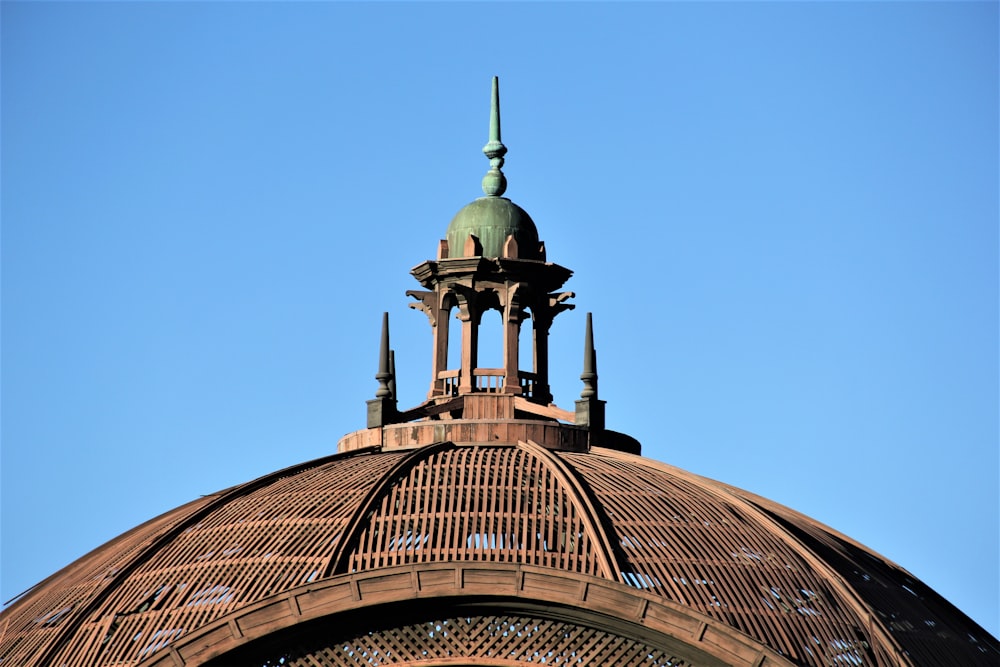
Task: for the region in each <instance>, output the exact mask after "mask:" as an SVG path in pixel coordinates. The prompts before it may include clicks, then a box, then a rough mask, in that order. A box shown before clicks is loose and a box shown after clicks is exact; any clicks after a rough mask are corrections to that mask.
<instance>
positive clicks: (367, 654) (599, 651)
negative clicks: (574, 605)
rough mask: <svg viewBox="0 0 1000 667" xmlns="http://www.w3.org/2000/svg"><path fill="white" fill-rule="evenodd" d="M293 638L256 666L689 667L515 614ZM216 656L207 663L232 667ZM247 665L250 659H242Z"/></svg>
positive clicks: (593, 632) (562, 624) (617, 640)
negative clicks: (502, 666) (611, 666)
mask: <svg viewBox="0 0 1000 667" xmlns="http://www.w3.org/2000/svg"><path fill="white" fill-rule="evenodd" d="M324 634H325V635H326V636H325V637H323V638H322V639H319V640H316V639H314V638H311V640H310V639H305V640H302V639H300V640H299V641H298V642H297V643H296V644H297V645H295V646H294V647H287V648H286V649H285V650H282V651H281V652H280V653H278V654H271V655H270V657H266V658H264V660H263V661H256V660H259V658H258V654H259V649H255V651H254V654H255V655H254V660H255V661H256V662H255V664H257V665H261V666H262V667H357V666H359V665H364V666H366V667H380V666H384V665H419V664H435V665H440V664H448V665H454V666H455V667H461V666H463V665H472V664H475V665H554V666H556V667H558V666H569V665H615V666H616V667H695V666H694V663H691V662H687V661H685V660H683V659H681V658H678V657H677V656H674V655H671V654H670V653H668V652H665V651H663V650H661V649H658V648H656V647H653V646H649V645H648V644H645V643H643V642H641V641H638V640H635V639H630V638H628V637H622V636H619V635H616V634H612V633H610V632H607V631H605V630H601V629H597V628H592V627H585V626H582V625H578V624H575V623H572V622H568V621H558V620H550V619H545V618H539V617H531V616H522V615H517V614H504V613H500V614H490V615H467V616H452V617H444V618H439V619H435V620H430V621H421V622H416V623H410V624H406V625H400V626H397V627H388V628H379V629H377V630H370V631H363V632H358V633H350V634H347V635H343V636H338V635H336V634H333V636H330V634H332V633H324ZM243 659H244V658H243V657H242V656H240V657H238V658H237V657H234V656H223V657H222V658H220V659H219V660H217V661H216V662H213V663H210V664H211V665H214V666H215V667H222V665H232V664H234V662H235V661H242V660H243ZM246 659H249V656H248V657H247V658H246Z"/></svg>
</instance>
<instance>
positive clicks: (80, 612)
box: [37, 450, 374, 665]
mask: <svg viewBox="0 0 1000 667" xmlns="http://www.w3.org/2000/svg"><path fill="white" fill-rule="evenodd" d="M371 451H374V450H358V451H357V452H351V453H350V454H348V455H346V456H353V455H356V454H361V453H370V452H371ZM339 458H345V454H331V455H330V456H326V457H322V458H319V459H314V460H312V461H307V462H305V463H300V464H297V465H294V466H290V467H288V468H284V469H282V470H277V471H275V472H272V473H270V474H267V475H264V476H263V477H259V478H257V479H255V480H253V481H250V482H247V483H245V484H240V485H237V486H234V487H231V488H229V489H226V490H224V491H220V492H218V493H216V494H213V495H214V498H212V500H210V501H209V502H207V503H206V504H204V505H202V506H200V507H198V508H197V509H196V510H195V511H194V512H192V513H191V514H189V515H187V516H186V517H184V519H182V520H181V521H180V522H178V523H176V524H174V525H173V526H171V527H170V528H169V529H168V530H166V531H165V532H163V533H161V534H160V535H159V536H157V537H156V538H155V539H154V540H153V541H152V542H150V543H149V544H148V545H147V546H146V547H145V548H144V549H143V550H142V551H141V552H140V553H138V554H137V555H136V556H134V557H132V558H131V559H129V560H128V561H127V562H125V563H124V564H123V565H122V567H121V569H119V570H117V571H116V572H115V573H114V575H113V576H112V577H111V579H110V580H109V581H108V582H107V584H105V585H104V586H103V587H102V588H100V589H99V590H98V591H96V592H95V593H94V594H93V595H91V596H90V598H89V599H87V601H86V602H85V603H84V605H83V606H82V607H80V608H79V609H74V610H73V611H72V612H70V617H69V618H67V620H66V623H65V624H64V625H63V626H62V631H61V632H60V633H59V635H57V636H56V637H54V638H53V639H52V640H51V641H50V642H49V644H48V645H47V646H46V648H45V650H44V652H43V653H42V654H41V656H40V658H39V660H38V662H37V664H39V665H48V664H52V663H53V661H54V659H55V657H56V656H58V655H59V654H60V653H61V652H63V650H64V649H65V648H66V645H67V644H68V643H69V642H70V641H71V639H72V638H73V637H75V636H76V635H77V634H78V633H79V630H80V628H81V626H82V625H83V623H84V622H85V621H86V619H88V618H90V617H91V616H92V615H93V614H95V613H96V612H98V611H99V610H100V607H101V605H102V604H103V603H104V602H105V601H106V600H107V599H108V598H109V597H110V596H111V595H112V594H114V592H115V591H116V590H117V589H118V588H119V586H121V585H122V584H123V583H124V582H126V581H128V579H129V577H130V575H131V574H133V573H134V572H135V571H136V570H138V569H139V568H140V567H141V566H142V565H143V564H145V563H146V562H147V560H149V559H150V558H152V557H154V556H156V555H157V554H158V553H160V551H161V549H162V548H163V547H164V546H166V545H168V544H170V543H171V542H173V541H174V540H175V539H176V538H177V537H178V536H179V535H181V534H182V533H183V532H184V531H185V530H187V529H188V528H190V527H191V526H193V525H197V523H198V522H199V521H200V520H202V519H203V518H205V517H207V516H210V515H211V514H212V513H213V512H215V511H216V510H217V509H219V508H221V507H224V506H225V505H226V504H228V503H230V502H232V501H233V500H234V499H236V498H239V497H241V496H244V495H247V494H249V493H252V492H254V491H256V490H257V489H260V488H263V487H266V486H267V485H269V484H271V483H273V482H274V481H275V480H278V479H280V478H282V477H287V476H291V475H296V474H298V473H300V472H302V471H304V470H308V469H309V468H313V467H317V466H321V465H324V464H326V463H329V462H331V461H335V460H337V459H339ZM107 546H110V545H106V546H105V547H101V548H100V549H101V550H103V549H105V548H106V547H107ZM109 622H110V621H109Z"/></svg>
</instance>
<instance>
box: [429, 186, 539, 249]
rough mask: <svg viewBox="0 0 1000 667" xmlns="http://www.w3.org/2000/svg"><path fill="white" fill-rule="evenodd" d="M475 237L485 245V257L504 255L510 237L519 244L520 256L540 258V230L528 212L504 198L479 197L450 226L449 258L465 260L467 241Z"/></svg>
mask: <svg viewBox="0 0 1000 667" xmlns="http://www.w3.org/2000/svg"><path fill="white" fill-rule="evenodd" d="M469 234H472V235H473V236H475V237H476V238H477V239H479V243H480V244H481V245H482V252H481V253H477V254H481V255H482V256H483V257H501V256H503V254H504V252H503V246H504V243H505V242H506V241H507V237H508V236H513V237H514V240H515V241H517V248H518V257H520V258H521V259H539V258H540V257H539V253H538V249H539V243H538V229H537V228H536V227H535V223H534V222H532V220H531V216H529V215H528V213H527V212H526V211H525V210H524V209H523V208H521V207H520V206H518V205H517V204H515V203H514V202H512V201H511V200H509V199H507V198H505V197H480V198H479V199H477V200H475V201H474V202H472V203H471V204H469V205H468V206H466V207H465V208H463V209H462V210H461V211H459V212H458V213H457V214H456V215H455V217H454V218H452V221H451V224H449V225H448V232H447V236H446V238H447V239H448V249H449V256H451V257H465V256H467V255H466V253H465V241H466V239H468V238H469Z"/></svg>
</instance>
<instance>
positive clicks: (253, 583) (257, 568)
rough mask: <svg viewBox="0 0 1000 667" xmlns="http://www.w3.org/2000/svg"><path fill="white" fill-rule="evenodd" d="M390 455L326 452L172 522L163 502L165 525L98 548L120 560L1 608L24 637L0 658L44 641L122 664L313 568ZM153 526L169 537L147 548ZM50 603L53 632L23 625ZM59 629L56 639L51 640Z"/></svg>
mask: <svg viewBox="0 0 1000 667" xmlns="http://www.w3.org/2000/svg"><path fill="white" fill-rule="evenodd" d="M401 456H402V455H401V454H398V453H397V454H386V455H382V456H366V455H360V456H352V457H335V458H334V460H332V461H328V462H326V463H325V464H323V465H318V466H315V467H306V468H305V469H299V470H296V471H294V473H288V474H284V475H283V474H281V473H279V474H276V475H272V476H268V477H267V478H263V479H262V480H258V482H256V483H250V485H243V486H241V487H236V488H235V489H233V490H230V492H222V493H221V494H217V496H214V497H208V498H204V499H202V500H201V501H200V503H199V504H198V505H197V507H195V508H192V507H190V506H188V508H187V509H188V511H186V512H184V513H183V514H181V515H180V519H178V520H175V521H173V522H172V523H171V521H170V518H171V517H173V514H171V515H167V517H166V518H161V519H159V520H158V522H159V523H163V524H164V529H160V530H159V531H157V532H155V533H153V534H147V535H144V536H142V537H141V538H140V541H138V542H137V544H136V545H135V547H134V548H132V549H131V550H129V551H124V552H119V551H116V550H110V551H107V552H106V553H108V554H114V555H115V556H116V557H117V558H116V562H119V563H121V564H122V565H121V566H120V567H118V568H116V567H115V566H114V564H113V563H108V564H102V566H101V567H100V568H95V570H96V577H97V578H96V579H91V580H89V581H88V580H85V579H81V584H79V585H77V586H74V587H71V588H69V589H64V590H58V589H53V590H56V591H58V592H59V593H60V595H59V596H58V599H45V600H43V601H40V602H38V603H33V604H32V605H31V607H30V609H31V610H37V609H39V608H40V609H42V610H43V611H41V612H38V611H28V610H26V611H25V612H22V613H19V614H18V615H17V616H16V617H14V618H12V619H10V626H9V627H8V632H10V631H11V630H13V631H14V632H25V633H27V635H28V636H30V640H31V642H30V644H28V643H19V644H18V645H17V646H14V647H12V648H10V649H7V650H5V651H4V652H3V653H2V654H0V660H2V663H0V664H4V665H7V664H10V665H18V664H24V663H26V662H27V661H28V660H29V659H38V658H39V657H40V656H42V655H44V653H43V651H56V655H57V656H58V658H57V659H56V660H54V664H59V665H65V666H66V667H73V666H75V665H79V666H81V667H91V666H92V665H96V664H128V663H131V662H135V661H138V660H141V659H143V658H145V657H148V656H149V655H152V654H153V653H154V652H155V651H157V650H159V649H162V648H163V647H164V646H166V645H167V644H169V643H170V642H171V641H175V640H176V639H178V638H179V637H181V636H182V635H183V634H184V633H185V632H187V631H188V630H189V629H191V628H195V627H198V626H200V625H204V624H205V623H208V622H210V621H212V620H213V619H215V618H218V617H219V616H222V615H224V614H226V613H227V612H229V611H230V610H232V609H234V608H236V607H238V606H240V605H243V604H246V603H247V602H250V601H253V600H256V599H260V598H262V597H266V596H268V595H271V594H274V593H277V592H280V591H283V590H288V589H290V588H294V587H296V586H299V585H301V584H303V583H306V582H308V581H311V580H315V579H316V578H318V577H320V576H322V574H323V572H324V571H325V570H326V569H328V568H329V567H330V560H331V558H332V555H333V554H334V552H335V551H336V548H337V546H338V543H339V540H340V538H341V536H342V533H343V530H344V527H345V526H346V524H347V523H348V521H349V520H350V519H351V517H352V516H353V515H354V513H355V512H356V511H357V510H358V507H359V504H360V501H361V499H362V498H363V497H364V494H365V493H366V491H367V490H368V489H369V488H370V487H371V486H372V485H374V484H375V483H376V482H377V481H378V480H379V479H380V478H381V476H382V475H383V474H384V473H385V472H386V471H387V470H388V469H390V468H391V466H392V465H393V464H394V463H395V462H396V461H398V460H399V458H401ZM182 509H183V508H182ZM192 510H194V511H192ZM167 526H169V527H170V528H171V531H166V530H165V528H166V527H167ZM161 535H169V537H170V539H167V540H164V541H163V543H162V544H159V545H158V548H152V549H148V547H150V546H151V545H156V539H155V538H156V537H158V536H161ZM143 547H147V550H145V551H144V550H143ZM102 553H105V552H103V551H102ZM126 567H127V571H126V570H125V569H124V568H126ZM125 575H127V576H125ZM80 588H84V589H85V592H86V593H87V595H86V597H85V596H83V595H81V594H80V593H78V589H80ZM60 613H61V614H63V616H64V618H61V619H59V620H60V621H61V622H58V623H56V622H53V621H50V624H51V625H53V626H56V627H54V632H52V633H48V634H46V635H45V636H44V638H43V639H42V640H41V641H39V640H38V638H37V633H35V632H32V630H35V629H37V628H38V626H39V625H44V624H45V622H46V621H45V619H51V618H52V617H53V614H60ZM32 614H35V616H32ZM38 619H43V620H41V621H39V620H38ZM72 627H76V628H77V631H76V632H74V633H69V632H68V630H69V629H71V628H72ZM64 632H65V633H66V634H65V635H63V634H62V633H64ZM60 636H65V637H67V638H68V640H67V641H66V643H65V645H63V646H61V647H59V646H58V644H57V645H56V646H52V647H50V646H49V645H50V644H51V643H52V642H53V641H55V640H58V639H59V638H60Z"/></svg>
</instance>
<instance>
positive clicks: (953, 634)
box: [733, 489, 1000, 666]
mask: <svg viewBox="0 0 1000 667" xmlns="http://www.w3.org/2000/svg"><path fill="white" fill-rule="evenodd" d="M733 492H734V493H736V494H738V495H741V496H743V497H745V498H747V499H748V500H749V501H750V502H752V503H753V504H755V505H757V506H759V507H761V509H763V510H764V511H765V512H767V513H768V514H770V515H771V516H772V517H774V519H775V520H777V521H778V522H780V523H781V524H782V525H784V526H785V527H786V528H787V529H788V531H789V532H790V533H792V534H794V535H795V536H796V537H797V538H798V539H799V540H801V541H803V542H804V543H805V544H806V545H807V546H808V547H809V548H810V549H811V550H812V551H814V552H815V553H817V554H818V555H819V556H820V557H821V558H823V560H824V562H826V563H829V564H830V565H831V566H833V567H834V568H836V570H837V572H838V573H839V574H840V576H841V577H843V578H844V579H845V580H846V581H847V582H848V583H849V584H850V585H851V587H852V589H853V590H855V591H856V592H857V593H858V594H859V595H860V596H862V597H863V598H864V600H865V602H866V603H867V604H868V605H870V606H871V608H872V610H873V612H874V613H875V615H876V617H877V618H878V619H879V621H880V622H881V623H882V624H883V625H885V626H886V627H888V628H889V630H890V631H891V632H892V636H893V638H894V639H895V641H896V642H898V643H899V644H900V646H901V647H902V648H903V650H904V651H906V653H907V654H909V655H910V656H912V657H913V659H914V662H915V663H916V664H960V665H991V666H992V665H998V664H1000V644H998V642H997V641H996V639H995V638H993V637H992V636H991V635H990V634H989V633H988V632H986V631H984V630H983V629H982V628H979V627H978V626H976V625H975V624H974V623H972V622H971V621H969V619H968V618H966V617H965V615H964V614H962V613H961V612H960V611H958V610H957V609H955V607H954V606H953V605H951V604H950V603H949V602H948V601H947V600H945V599H943V598H942V597H941V596H940V595H938V594H937V593H935V592H934V591H933V590H931V589H930V588H929V587H928V586H927V585H926V584H924V583H923V582H921V581H919V580H917V579H915V578H913V577H911V576H910V575H909V574H908V573H906V572H905V571H903V570H901V569H900V568H898V567H896V566H895V565H893V564H892V563H889V562H887V561H885V560H883V559H881V558H876V557H875V556H873V555H872V554H871V553H870V552H868V551H866V550H865V549H863V548H861V547H860V546H859V545H857V544H855V543H853V542H851V541H850V540H848V539H845V538H843V537H841V536H838V535H836V534H833V533H832V532H831V531H830V530H828V529H826V527H825V526H822V525H821V524H818V523H817V522H815V521H813V520H812V519H809V518H808V517H805V516H803V515H801V514H798V513H797V512H795V511H793V510H790V509H788V508H787V507H783V506H781V505H778V504H777V503H773V502H771V501H768V500H765V499H762V498H759V497H756V496H752V495H750V494H747V493H746V492H743V491H740V490H738V489H733Z"/></svg>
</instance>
